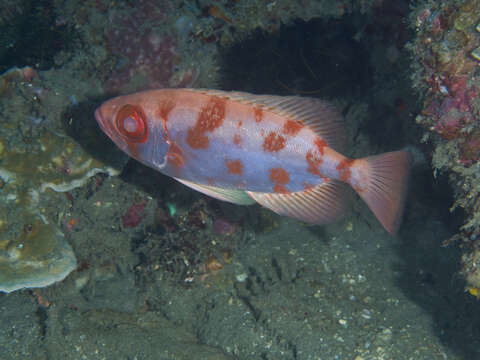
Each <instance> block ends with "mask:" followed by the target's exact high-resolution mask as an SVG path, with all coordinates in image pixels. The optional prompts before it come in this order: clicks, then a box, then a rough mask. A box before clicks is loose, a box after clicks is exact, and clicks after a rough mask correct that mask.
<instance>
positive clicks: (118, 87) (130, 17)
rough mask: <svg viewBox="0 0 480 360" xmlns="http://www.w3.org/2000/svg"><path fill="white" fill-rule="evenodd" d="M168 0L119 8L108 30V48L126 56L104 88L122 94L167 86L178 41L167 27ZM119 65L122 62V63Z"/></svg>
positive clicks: (147, 1)
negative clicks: (124, 8)
mask: <svg viewBox="0 0 480 360" xmlns="http://www.w3.org/2000/svg"><path fill="white" fill-rule="evenodd" d="M171 11H172V9H171V3H170V2H169V1H166V0H160V1H153V0H139V1H137V2H135V6H134V7H132V8H131V9H128V10H116V11H115V12H113V13H112V14H111V16H110V19H111V24H110V26H109V27H108V28H107V29H106V32H105V36H106V39H107V48H108V49H109V51H110V52H111V53H113V54H114V55H116V56H119V57H124V58H125V62H124V63H123V64H122V65H119V66H118V68H117V69H116V70H115V72H114V73H112V74H111V76H110V78H109V79H108V80H107V81H106V84H105V90H106V91H107V92H110V93H118V92H120V93H122V92H127V91H137V90H144V89H149V88H156V87H168V86H169V80H170V79H171V77H172V75H173V72H174V58H175V56H176V54H175V53H176V40H175V38H174V37H173V36H172V35H171V34H170V33H169V31H170V29H169V28H168V27H165V26H166V25H164V24H165V23H166V21H165V20H166V17H167V16H168V14H169V12H171ZM119 64H120V62H119Z"/></svg>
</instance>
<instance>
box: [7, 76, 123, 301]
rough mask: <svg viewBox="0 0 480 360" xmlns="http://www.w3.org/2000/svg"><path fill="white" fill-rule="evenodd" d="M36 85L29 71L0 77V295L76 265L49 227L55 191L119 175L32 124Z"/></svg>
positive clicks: (45, 282)
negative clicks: (1, 98) (0, 124)
mask: <svg viewBox="0 0 480 360" xmlns="http://www.w3.org/2000/svg"><path fill="white" fill-rule="evenodd" d="M37 81H39V80H38V75H37V73H36V72H35V71H33V70H32V69H31V68H23V69H17V68H14V69H12V70H10V71H7V72H6V73H4V74H3V75H2V76H1V77H0V84H4V85H5V87H3V91H4V96H5V97H6V98H8V99H9V100H11V101H9V102H5V104H4V105H3V106H2V108H1V116H2V119H3V124H4V126H3V127H2V128H1V129H0V184H1V190H2V191H1V193H0V224H1V226H0V273H1V274H0V291H4V292H10V291H14V290H17V289H21V288H24V287H43V286H47V285H50V284H52V283H54V282H56V281H60V280H62V279H63V278H65V277H66V276H67V275H68V274H69V273H70V272H71V271H72V270H73V269H74V268H75V267H76V260H75V256H74V254H73V251H72V249H71V247H70V246H69V245H68V243H67V241H66V239H65V237H64V235H63V233H62V232H61V231H60V230H59V229H58V228H57V227H56V226H55V225H54V224H55V223H57V222H56V220H58V219H57V216H58V213H57V211H58V209H57V208H54V207H52V206H48V204H49V203H50V202H52V201H56V199H55V192H66V191H69V190H72V189H75V188H77V187H79V186H82V185H84V184H85V183H86V182H87V181H88V180H89V179H90V178H91V177H92V176H94V175H95V174H98V173H106V174H109V175H115V174H118V172H119V171H118V169H116V168H114V167H112V166H107V165H105V164H104V163H103V162H102V161H100V160H98V159H95V158H93V157H92V156H91V155H90V154H89V153H87V152H86V151H85V150H84V149H83V147H82V146H81V145H80V144H79V143H77V142H76V141H74V140H73V139H72V138H71V137H68V136H66V134H64V133H62V132H61V130H59V129H58V130H56V131H55V132H54V131H51V130H48V129H47V128H46V127H45V126H44V123H45V124H46V123H47V122H48V120H45V121H44V120H43V119H44V117H42V116H41V117H40V118H41V119H42V120H41V121H36V120H32V116H31V115H30V116H28V115H27V114H28V113H25V109H32V106H31V103H30V101H31V100H29V99H31V98H32V95H31V94H32V93H31V90H30V89H31V88H32V83H36V82H37ZM36 117H37V116H35V117H34V118H35V119H36ZM27 134H28V135H27ZM52 190H53V191H52ZM58 223H60V221H58ZM64 230H65V229H64Z"/></svg>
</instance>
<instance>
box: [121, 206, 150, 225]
mask: <svg viewBox="0 0 480 360" xmlns="http://www.w3.org/2000/svg"><path fill="white" fill-rule="evenodd" d="M145 205H147V203H146V202H145V201H143V202H139V203H135V204H132V205H130V207H129V208H128V210H127V212H126V213H125V214H124V215H122V224H123V227H125V228H127V227H137V226H138V225H140V223H141V222H142V220H143V219H144V218H145Z"/></svg>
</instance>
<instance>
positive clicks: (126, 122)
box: [95, 93, 168, 168]
mask: <svg viewBox="0 0 480 360" xmlns="http://www.w3.org/2000/svg"><path fill="white" fill-rule="evenodd" d="M151 98H152V97H151V96H149V94H148V93H137V94H132V95H126V96H119V97H116V98H113V99H110V100H108V101H106V102H104V103H103V104H102V105H101V106H100V107H99V108H97V110H96V111H95V119H96V120H97V122H98V124H99V126H100V128H101V129H102V130H103V132H104V133H105V134H107V135H108V137H109V138H110V139H111V140H112V141H113V142H114V143H115V144H116V145H117V146H118V147H119V148H120V149H121V150H122V151H124V152H125V153H127V154H128V155H129V156H131V157H133V158H135V159H137V160H139V161H140V162H142V163H144V164H146V165H148V166H151V167H154V168H158V167H159V164H162V162H163V161H164V158H165V155H166V153H167V151H168V145H167V141H166V140H167V139H166V134H165V126H164V123H163V121H162V120H161V119H159V118H158V116H157V115H156V114H155V110H154V109H155V107H154V106H152V100H151Z"/></svg>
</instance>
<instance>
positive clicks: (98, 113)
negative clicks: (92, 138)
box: [95, 108, 106, 133]
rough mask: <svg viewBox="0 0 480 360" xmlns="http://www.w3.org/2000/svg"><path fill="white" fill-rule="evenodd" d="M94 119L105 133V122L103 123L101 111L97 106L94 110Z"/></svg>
mask: <svg viewBox="0 0 480 360" xmlns="http://www.w3.org/2000/svg"><path fill="white" fill-rule="evenodd" d="M95 120H97V123H98V125H100V127H101V128H102V130H103V132H105V133H106V129H105V123H104V119H103V115H102V111H101V110H100V108H98V109H97V110H95Z"/></svg>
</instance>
